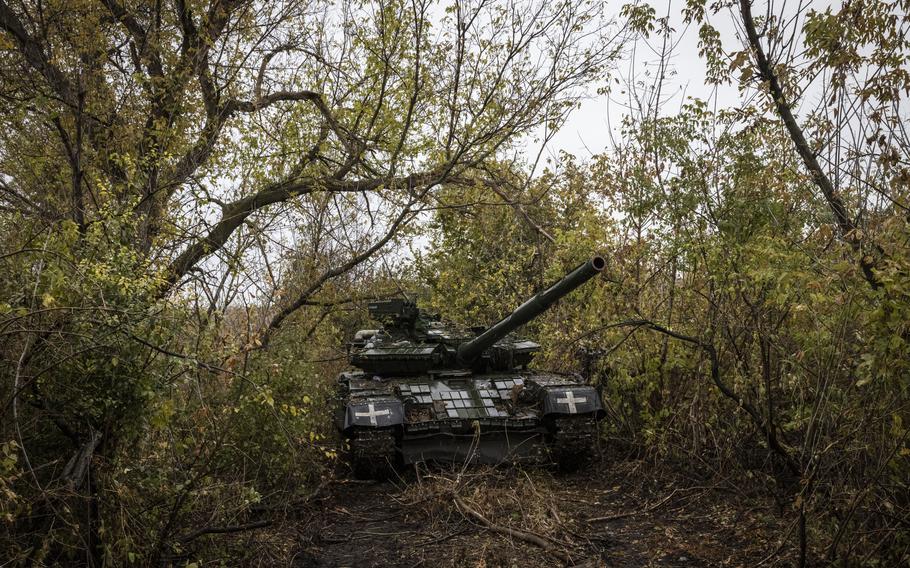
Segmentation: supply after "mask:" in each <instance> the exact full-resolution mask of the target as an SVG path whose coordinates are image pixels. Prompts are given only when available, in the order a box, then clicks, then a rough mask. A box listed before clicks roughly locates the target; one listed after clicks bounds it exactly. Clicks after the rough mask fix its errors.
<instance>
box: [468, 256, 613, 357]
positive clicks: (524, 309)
mask: <svg viewBox="0 0 910 568" xmlns="http://www.w3.org/2000/svg"><path fill="white" fill-rule="evenodd" d="M605 266H606V262H605V261H604V259H603V257H601V256H595V257H593V258H591V259H590V260H588V261H587V262H585V263H584V264H582V265H581V266H579V267H578V268H576V269H575V270H573V271H572V272H570V273H569V274H567V275H566V276H564V277H563V278H562V279H561V280H560V281H559V282H557V283H556V284H553V285H552V286H550V287H549V288H547V289H546V290H544V291H543V292H540V293H538V294H536V295H535V296H533V297H532V298H531V299H530V300H528V301H526V302H525V303H523V304H522V305H520V306H518V308H516V309H515V311H513V312H512V313H511V314H509V315H507V316H506V317H504V318H503V319H501V320H499V321H498V322H497V323H495V324H493V325H492V326H490V327H489V328H487V330H486V331H484V332H483V333H481V334H480V335H478V336H477V337H475V338H474V339H472V340H471V341H468V342H465V343H462V344H461V345H460V346H459V347H458V361H459V362H460V363H462V364H469V363H471V362H472V361H474V360H475V359H477V358H478V357H480V355H481V354H482V353H483V352H484V351H485V350H486V349H488V348H490V347H492V346H493V344H494V343H496V342H497V341H499V340H500V339H502V338H503V337H505V336H506V335H508V334H509V333H511V332H513V331H515V330H516V329H518V328H519V327H521V326H522V325H524V324H526V323H528V322H529V321H531V320H532V319H534V318H536V317H537V316H539V315H540V314H542V313H543V312H544V311H546V310H547V309H548V308H549V307H550V306H552V305H553V304H555V303H556V302H557V301H558V300H559V299H560V298H562V297H563V296H565V295H566V294H568V293H569V292H571V291H572V290H574V289H576V288H578V287H579V286H581V285H582V284H584V283H585V282H587V281H588V280H590V279H591V278H594V277H595V276H597V275H598V274H599V273H600V272H601V271H603V269H604V267H605Z"/></svg>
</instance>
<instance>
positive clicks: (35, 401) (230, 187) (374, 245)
mask: <svg viewBox="0 0 910 568" xmlns="http://www.w3.org/2000/svg"><path fill="white" fill-rule="evenodd" d="M605 32H606V28H605V27H604V23H603V22H602V20H601V17H600V5H599V4H598V3H596V2H595V3H590V4H576V3H574V2H558V3H550V2H540V3H513V2H503V3H499V2H476V3H473V2H469V3H462V2H454V3H453V4H451V5H450V6H447V7H446V8H445V11H444V12H442V13H439V12H438V11H436V10H435V8H433V6H432V5H431V4H430V3H429V2H426V1H422V0H415V1H413V2H402V1H395V0H393V1H388V2H387V1H382V2H377V3H361V2H351V3H343V4H342V5H340V6H336V5H335V4H334V3H331V2H299V1H296V0H287V1H283V2H277V3H275V2H255V1H250V0H212V1H195V0H173V1H165V2H121V1H119V0H100V1H99V2H91V1H84V2H76V3H73V2H69V1H66V2H63V1H57V2H50V3H48V2H31V1H23V2H18V3H10V2H6V1H2V2H0V41H2V44H0V49H2V52H0V90H2V93H0V107H2V113H0V114H2V119H0V120H2V123H3V124H2V129H0V130H2V134H0V136H2V139H0V174H2V176H0V230H2V234H3V239H2V242H3V244H2V247H3V248H2V250H0V262H3V263H5V264H6V266H5V267H4V272H3V274H4V276H3V278H2V281H0V287H2V288H0V289H2V291H3V302H2V303H0V310H2V315H0V318H2V319H0V326H2V331H0V333H2V334H3V336H4V338H5V339H4V342H3V345H4V347H3V348H2V350H0V352H2V360H3V377H4V378H3V382H4V385H5V387H4V388H5V390H6V391H7V392H9V393H11V397H10V398H9V403H8V404H7V405H6V408H7V409H9V410H8V411H9V412H11V414H12V418H13V420H12V421H10V422H9V424H11V426H10V428H11V430H8V429H6V428H4V436H6V437H9V438H15V439H16V441H17V444H18V447H19V450H20V451H21V452H22V454H23V456H24V457H25V458H26V459H25V460H23V463H24V464H25V465H26V467H27V469H28V470H29V471H30V475H29V476H28V477H24V478H22V479H23V483H28V484H31V491H32V492H33V494H35V495H43V496H44V497H42V500H41V501H40V502H41V503H43V505H42V507H46V508H47V510H48V511H50V513H49V516H48V517H44V519H45V520H37V519H38V517H35V518H34V519H33V521H28V520H26V521H25V523H26V524H27V525H28V526H29V527H30V528H31V529H33V530H34V531H35V533H36V534H38V539H37V542H38V543H39V545H38V546H36V547H34V548H33V549H32V553H31V554H32V557H33V559H37V558H38V557H39V556H41V555H43V554H51V556H52V557H54V555H56V554H60V551H61V550H63V549H65V548H66V547H65V546H61V545H60V544H59V541H58V540H57V539H58V536H54V535H52V529H51V527H52V526H54V523H53V521H52V519H53V518H54V517H55V516H56V515H57V514H59V511H60V510H61V509H60V508H58V507H57V506H56V505H55V504H54V503H55V502H56V501H55V499H57V498H58V497H60V496H62V495H63V494H62V493H57V492H55V490H49V489H48V488H49V487H51V488H53V487H58V486H66V487H69V488H70V490H75V491H84V492H85V495H87V496H88V503H89V508H88V513H87V517H86V519H85V520H86V521H87V522H86V523H84V524H83V526H84V527H88V528H87V529H86V530H84V531H83V529H82V528H79V527H78V525H76V524H72V523H70V524H67V525H65V526H72V527H74V528H73V529H72V531H69V533H68V534H69V536H68V537H66V538H63V537H59V538H63V540H64V541H67V542H68V544H72V545H73V546H74V547H75V548H76V549H82V550H85V551H87V552H86V554H87V557H86V560H87V561H88V563H91V564H99V563H101V559H102V557H103V556H104V554H111V548H110V541H109V540H107V541H106V539H105V538H103V537H102V536H101V535H102V532H101V531H100V530H99V527H100V526H101V523H103V522H105V520H104V519H103V518H99V517H103V516H104V511H105V505H104V504H103V503H102V504H99V500H101V499H103V497H102V495H103V494H104V493H103V492H99V489H98V487H99V486H100V485H103V484H104V483H106V482H107V481H108V479H106V478H105V477H104V474H103V470H97V469H93V468H95V467H96V464H97V463H99V461H98V460H102V461H104V462H105V463H111V461H112V460H113V459H115V456H117V455H118V452H119V451H121V449H122V448H124V447H128V446H129V442H130V440H133V439H135V438H136V436H139V435H140V434H141V432H143V430H144V429H146V428H147V426H146V425H145V424H144V423H143V417H144V416H145V414H146V413H147V411H148V409H149V408H151V407H152V406H154V404H153V401H155V400H158V399H159V397H160V396H162V393H164V392H166V391H167V390H168V389H171V388H173V386H174V385H175V384H176V382H175V381H176V379H175V377H181V376H185V375H186V374H187V373H188V372H190V371H191V370H192V369H196V370H198V369H200V368H202V369H208V370H209V371H212V372H216V371H215V370H216V369H218V368H221V367H219V365H220V363H219V359H225V358H229V357H230V355H231V354H233V355H234V359H228V361H227V363H225V364H224V365H225V367H223V368H222V371H218V372H221V373H222V375H223V376H227V377H231V376H234V375H231V374H230V373H234V372H236V368H235V367H234V365H235V364H238V365H245V363H243V362H242V361H241V359H242V360H243V361H245V360H246V358H247V355H245V354H248V353H249V352H250V350H252V349H255V348H257V347H260V346H262V345H265V344H267V343H268V342H269V340H270V339H271V337H272V336H273V335H274V334H275V332H276V331H277V330H278V329H279V328H280V327H281V326H282V325H283V324H284V323H285V322H286V321H287V320H288V318H289V317H290V316H291V315H293V314H294V313H295V312H297V311H298V310H300V309H301V308H303V307H305V306H308V305H311V304H312V303H313V301H314V298H313V296H314V295H316V294H317V293H318V292H319V291H320V290H322V289H323V288H324V287H325V286H326V284H327V283H329V282H331V281H333V280H336V279H338V278H339V277H341V276H343V275H344V274H346V273H348V272H349V271H351V270H352V269H354V268H356V267H358V266H360V265H363V264H364V263H368V262H370V261H371V259H373V258H374V257H375V256H376V255H377V254H378V253H380V252H381V251H382V250H383V249H384V247H387V246H388V245H389V244H390V243H394V242H395V239H396V237H397V235H399V234H401V232H402V231H403V230H405V229H406V228H407V227H408V225H409V224H410V223H411V222H412V221H413V219H414V218H415V217H416V216H417V215H418V214H419V213H420V211H421V210H423V209H425V208H426V207H429V206H432V205H433V204H434V201H435V199H436V194H437V192H438V188H439V187H441V186H442V185H443V184H448V185H455V184H473V183H475V180H476V179H477V177H478V176H482V175H483V171H484V167H485V165H486V164H488V163H489V162H491V161H494V160H497V159H498V158H499V157H500V156H501V155H502V154H503V152H505V151H507V150H508V149H509V148H510V147H511V146H512V145H513V144H514V143H515V142H516V141H517V140H518V139H519V138H520V137H521V136H524V135H529V134H532V133H533V132H534V131H535V130H536V129H538V128H539V127H541V126H542V125H544V124H547V125H549V126H551V127H552V126H554V125H558V124H560V123H561V121H562V120H563V119H564V117H565V115H566V113H567V112H568V111H569V110H570V109H571V108H572V107H573V106H574V105H575V103H576V102H577V101H578V100H579V97H581V96H583V94H584V87H585V86H586V85H587V84H588V83H589V82H591V81H594V80H596V79H597V78H598V77H600V76H602V73H603V72H604V71H605V69H606V65H607V64H608V63H609V62H610V60H611V58H613V57H614V56H615V55H616V53H617V51H616V50H617V41H616V39H617V38H616V36H614V37H607V36H606V35H605ZM295 233H297V234H307V235H310V236H312V235H318V236H319V237H318V239H316V240H311V239H301V240H300V242H301V243H302V242H307V243H308V244H311V245H312V246H313V249H312V250H310V251H306V250H303V251H296V252H293V253H292V250H293V247H292V246H288V245H289V241H290V235H293V234H295ZM276 251H277V252H276ZM294 255H296V256H297V257H298V258H297V259H296V262H297V266H300V262H301V259H300V258H299V257H300V256H303V257H304V261H303V264H304V265H307V266H309V272H306V274H307V277H306V282H302V281H301V279H300V278H296V279H291V278H283V279H282V278H280V276H281V275H282V272H281V270H278V269H277V268H278V265H280V264H281V262H282V259H281V258H280V257H282V256H283V257H285V259H287V258H289V257H292V256H294ZM248 267H250V268H248ZM263 282H265V283H266V284H265V285H264V286H263ZM242 296H246V297H247V298H251V297H252V298H258V300H259V301H261V303H262V305H261V307H260V308H258V309H256V310H251V311H250V313H254V312H255V313H256V314H257V318H258V321H260V322H261V328H260V329H259V330H254V331H252V332H251V333H247V334H241V336H240V337H239V338H237V339H238V340H240V341H242V343H239V344H238V343H234V344H231V345H227V346H225V345H224V343H225V342H224V341H223V339H224V337H225V336H226V335H228V336H229V335H230V333H226V334H225V332H224V330H219V329H217V328H212V327H210V326H214V325H216V324H217V321H223V320H219V319H218V318H213V317H212V316H213V315H214V314H215V312H218V311H223V310H224V308H225V306H227V305H230V304H231V302H232V299H233V301H234V302H236V300H237V298H238V297H242ZM201 298H204V300H200V299H201ZM316 300H317V301H318V299H316ZM248 323H250V322H248ZM188 332H189V334H191V335H198V337H199V338H202V337H208V338H209V339H207V340H205V341H202V340H201V339H197V341H196V342H195V345H188V344H187V343H186V342H185V341H183V340H182V339H183V338H185V337H186V336H187V334H188ZM219 345H220V346H221V348H220V349H215V347H217V346H219ZM238 352H239V353H241V354H244V355H239V356H238V355H237V354H238ZM238 357H239V358H238ZM238 361H241V362H239V363H238ZM224 372H227V373H228V374H227V375H224ZM4 412H7V410H5V411H4ZM4 423H7V422H6V421H4ZM61 436H62V438H61ZM216 445H217V444H216ZM66 455H69V456H72V460H70V466H68V467H66V468H63V469H62V470H58V472H59V471H62V472H63V475H62V476H60V475H59V473H57V474H54V473H51V470H49V469H47V468H44V467H43V465H44V464H45V463H47V462H48V461H51V460H54V459H64V460H66V459H68V458H63V457H62V456H66ZM93 455H94V456H96V457H94V458H93ZM98 456H100V457H98ZM33 461H34V462H35V463H32V462H33ZM39 471H40V472H41V473H40V474H38V473H36V472H39ZM99 472H100V473H99ZM87 480H88V481H87ZM48 491H50V492H48ZM176 510H179V507H177V509H176ZM172 520H173V519H172ZM167 524H168V526H169V527H170V525H171V524H172V522H171V521H168V523H167ZM168 530H170V528H168ZM54 531H56V533H59V532H61V531H60V530H59V529H56V528H55V529H54ZM24 532H26V531H23V534H24ZM62 532H67V531H66V530H63V531H62ZM165 532H167V531H165ZM56 533H55V534H56ZM14 550H15V549H14Z"/></svg>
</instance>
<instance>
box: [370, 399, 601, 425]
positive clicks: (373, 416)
mask: <svg viewBox="0 0 910 568" xmlns="http://www.w3.org/2000/svg"><path fill="white" fill-rule="evenodd" d="M570 394H571V393H570ZM582 400H584V399H582ZM367 406H368V407H369V408H370V411H369V412H355V413H354V416H355V417H357V418H366V417H369V418H370V424H372V425H373V426H377V423H376V417H377V416H388V415H389V414H391V413H392V411H391V410H389V409H388V408H386V409H384V410H376V406H375V405H373V404H368V405H367ZM573 408H574V405H573Z"/></svg>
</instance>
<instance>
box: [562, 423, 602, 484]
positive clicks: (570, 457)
mask: <svg viewBox="0 0 910 568" xmlns="http://www.w3.org/2000/svg"><path fill="white" fill-rule="evenodd" d="M550 433H551V438H550V458H551V459H552V460H553V463H554V464H555V465H556V467H557V468H558V469H559V470H560V471H566V472H572V471H575V470H577V469H578V468H580V467H582V466H583V465H585V464H586V463H587V462H588V461H589V460H590V459H591V455H592V454H593V451H594V448H595V447H596V446H597V420H595V419H594V418H593V417H592V416H573V417H571V418H557V419H556V420H554V421H553V423H552V425H551V428H550Z"/></svg>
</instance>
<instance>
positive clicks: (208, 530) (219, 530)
mask: <svg viewBox="0 0 910 568" xmlns="http://www.w3.org/2000/svg"><path fill="white" fill-rule="evenodd" d="M271 524H272V521H269V520H262V521H254V522H252V523H247V524H245V525H233V526H228V527H205V528H201V529H199V530H195V531H193V532H191V533H190V534H188V535H186V536H184V537H181V538H180V542H181V543H182V544H186V543H188V542H190V541H192V540H196V539H197V538H199V537H200V536H204V535H207V534H228V533H237V532H243V531H251V530H254V529H261V528H264V527H267V526H269V525H271Z"/></svg>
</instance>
